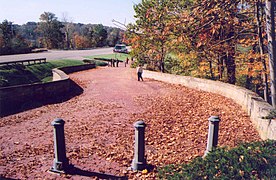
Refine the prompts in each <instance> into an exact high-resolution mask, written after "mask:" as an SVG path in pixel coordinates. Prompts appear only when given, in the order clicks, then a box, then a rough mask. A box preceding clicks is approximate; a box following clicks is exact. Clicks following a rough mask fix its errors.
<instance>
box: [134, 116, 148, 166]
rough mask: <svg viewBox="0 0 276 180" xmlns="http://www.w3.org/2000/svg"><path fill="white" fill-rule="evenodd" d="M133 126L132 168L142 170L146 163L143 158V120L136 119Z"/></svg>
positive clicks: (144, 125)
mask: <svg viewBox="0 0 276 180" xmlns="http://www.w3.org/2000/svg"><path fill="white" fill-rule="evenodd" d="M134 127H135V145H134V158H133V161H132V164H131V169H132V170H144V169H146V166H147V163H146V159H145V128H146V124H145V123H144V121H137V122H136V123H135V124H134Z"/></svg>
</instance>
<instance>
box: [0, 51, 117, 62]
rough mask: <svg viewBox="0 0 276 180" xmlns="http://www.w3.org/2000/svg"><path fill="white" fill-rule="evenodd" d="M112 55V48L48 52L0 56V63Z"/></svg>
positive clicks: (80, 58)
mask: <svg viewBox="0 0 276 180" xmlns="http://www.w3.org/2000/svg"><path fill="white" fill-rule="evenodd" d="M110 53H112V48H99V49H92V50H68V51H64V50H49V51H48V52H41V53H30V54H18V55H6V56H0V62H7V61H18V60H25V59H35V58H47V60H55V59H79V60H82V59H83V57H84V56H92V55H101V54H110Z"/></svg>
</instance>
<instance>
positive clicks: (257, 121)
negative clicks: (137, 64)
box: [143, 71, 276, 140]
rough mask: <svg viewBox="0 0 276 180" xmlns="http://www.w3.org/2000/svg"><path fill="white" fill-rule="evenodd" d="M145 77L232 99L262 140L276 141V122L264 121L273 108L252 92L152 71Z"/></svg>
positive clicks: (208, 81)
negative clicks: (246, 114) (239, 106)
mask: <svg viewBox="0 0 276 180" xmlns="http://www.w3.org/2000/svg"><path fill="white" fill-rule="evenodd" d="M143 76H144V77H145V78H152V79H155V80H159V81H163V82H167V83H172V84H181V85H183V86H186V87H189V88H193V89H197V90H203V91H207V92H211V93H216V94H220V95H222V96H225V97H227V98H231V99H233V100H234V101H235V102H236V103H237V104H239V105H241V106H242V108H243V109H244V110H245V111H246V112H247V113H248V115H249V116H250V119H251V120H252V122H253V124H254V126H255V127H256V129H257V130H258V132H259V134H260V136H261V138H262V139H274V140H276V120H275V119H263V117H266V116H267V115H268V114H269V112H270V111H271V110H273V107H272V106H271V105H270V104H268V103H267V102H265V101H264V100H263V99H262V98H261V97H260V96H258V95H257V94H256V93H254V92H252V91H249V90H247V89H245V88H242V87H238V86H234V85H231V84H227V83H223V82H219V81H212V80H207V79H200V78H193V77H188V76H178V75H172V74H165V73H159V72H152V71H144V73H143Z"/></svg>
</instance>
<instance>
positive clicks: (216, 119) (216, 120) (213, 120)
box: [208, 116, 220, 122]
mask: <svg viewBox="0 0 276 180" xmlns="http://www.w3.org/2000/svg"><path fill="white" fill-rule="evenodd" d="M208 120H209V121H211V122H219V121H220V119H219V117H218V116H211V117H210V118H209V119H208Z"/></svg>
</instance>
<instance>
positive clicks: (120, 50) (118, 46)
mask: <svg viewBox="0 0 276 180" xmlns="http://www.w3.org/2000/svg"><path fill="white" fill-rule="evenodd" d="M113 52H118V53H128V50H127V47H126V45H124V44H116V45H115V47H114V48H113Z"/></svg>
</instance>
